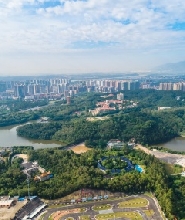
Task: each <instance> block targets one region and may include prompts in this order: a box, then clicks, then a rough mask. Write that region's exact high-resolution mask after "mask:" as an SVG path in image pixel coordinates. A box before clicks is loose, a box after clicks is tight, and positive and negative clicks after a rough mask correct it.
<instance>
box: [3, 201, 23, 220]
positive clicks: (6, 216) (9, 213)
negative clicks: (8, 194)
mask: <svg viewBox="0 0 185 220" xmlns="http://www.w3.org/2000/svg"><path fill="white" fill-rule="evenodd" d="M25 204H26V201H25V202H17V204H16V205H15V206H13V207H10V208H9V209H8V208H0V220H10V219H13V218H14V216H15V213H16V212H17V211H18V210H19V209H20V208H22V207H23V206H24V205H25Z"/></svg>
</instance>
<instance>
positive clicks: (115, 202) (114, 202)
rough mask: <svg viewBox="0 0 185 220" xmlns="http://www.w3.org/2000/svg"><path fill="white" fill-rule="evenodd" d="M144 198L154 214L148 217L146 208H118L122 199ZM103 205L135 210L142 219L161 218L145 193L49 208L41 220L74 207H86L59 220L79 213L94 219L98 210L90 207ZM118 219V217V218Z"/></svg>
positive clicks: (118, 209)
mask: <svg viewBox="0 0 185 220" xmlns="http://www.w3.org/2000/svg"><path fill="white" fill-rule="evenodd" d="M137 197H139V198H145V199H147V200H148V202H149V205H148V209H152V210H153V211H154V213H155V214H154V215H153V216H151V217H148V216H146V214H145V213H144V212H143V211H144V210H147V208H119V207H118V204H119V203H120V202H123V201H128V200H130V199H134V198H137ZM97 204H98V205H104V204H110V205H112V207H113V208H112V211H113V212H130V211H137V212H138V213H139V214H140V215H141V216H142V218H143V220H152V219H155V220H163V219H162V217H161V215H160V212H159V210H158V208H157V207H156V205H155V202H154V200H153V199H152V198H150V197H149V196H146V195H139V196H129V197H125V198H120V199H116V200H103V201H96V202H87V203H81V204H75V205H68V206H65V207H61V208H51V209H49V208H48V209H47V213H46V214H45V216H44V218H43V220H48V218H49V216H50V215H51V214H52V213H53V212H56V211H62V210H67V209H69V210H70V209H74V208H86V209H87V211H86V212H84V213H73V214H72V213H70V214H68V215H66V216H64V217H62V218H61V220H64V219H66V218H67V217H73V218H74V219H79V218H78V216H80V215H83V214H84V215H89V216H90V217H91V219H94V216H95V215H97V214H99V212H97V211H94V210H93V209H92V207H93V206H94V205H97ZM122 219H125V220H126V218H122ZM119 220H120V219H119Z"/></svg>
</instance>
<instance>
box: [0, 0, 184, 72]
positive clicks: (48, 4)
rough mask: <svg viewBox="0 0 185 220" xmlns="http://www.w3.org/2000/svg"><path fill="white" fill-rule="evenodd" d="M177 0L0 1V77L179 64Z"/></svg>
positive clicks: (181, 20)
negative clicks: (154, 0)
mask: <svg viewBox="0 0 185 220" xmlns="http://www.w3.org/2000/svg"><path fill="white" fill-rule="evenodd" d="M184 11H185V2H183V1H181V0H176V1H173V0H168V1H167V0H161V1H160V2H157V3H155V2H152V1H148V0H134V1H129V0H117V1H110V0H101V1H100V0H53V1H52V0H6V1H4V0H0V22H1V26H0V31H1V34H0V42H1V43H0V65H1V68H0V75H1V76H8V75H12V76H13V75H30V74H31V75H39V74H40V75H43V74H48V73H49V74H66V73H69V74H75V73H76V74H79V73H82V74H83V73H95V72H99V73H106V72H108V73H121V72H130V71H131V72H142V71H143V72H144V71H148V70H151V69H152V68H153V67H155V66H158V65H162V64H165V63H171V62H173V63H174V62H180V61H183V60H185V55H184V50H185V15H184Z"/></svg>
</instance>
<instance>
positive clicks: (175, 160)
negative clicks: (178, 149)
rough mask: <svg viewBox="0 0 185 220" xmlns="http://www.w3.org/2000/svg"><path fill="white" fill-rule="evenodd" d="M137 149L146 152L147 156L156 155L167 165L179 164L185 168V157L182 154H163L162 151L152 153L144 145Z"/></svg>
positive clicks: (138, 146)
mask: <svg viewBox="0 0 185 220" xmlns="http://www.w3.org/2000/svg"><path fill="white" fill-rule="evenodd" d="M135 149H140V150H142V151H144V152H145V153H146V154H150V155H154V156H155V157H156V158H158V159H160V160H163V161H164V162H166V163H169V164H179V165H181V166H182V167H184V168H185V155H182V154H171V153H167V152H162V151H157V150H155V151H152V150H149V149H148V148H146V147H143V146H142V145H140V144H138V145H137V146H136V147H135Z"/></svg>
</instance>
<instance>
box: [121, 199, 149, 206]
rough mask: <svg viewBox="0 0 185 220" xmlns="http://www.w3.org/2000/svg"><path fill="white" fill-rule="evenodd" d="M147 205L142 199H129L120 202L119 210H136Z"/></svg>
mask: <svg viewBox="0 0 185 220" xmlns="http://www.w3.org/2000/svg"><path fill="white" fill-rule="evenodd" d="M147 205H148V201H147V200H146V199H143V198H136V199H130V200H128V201H124V202H120V203H119V207H120V208H138V207H146V206H147Z"/></svg>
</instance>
